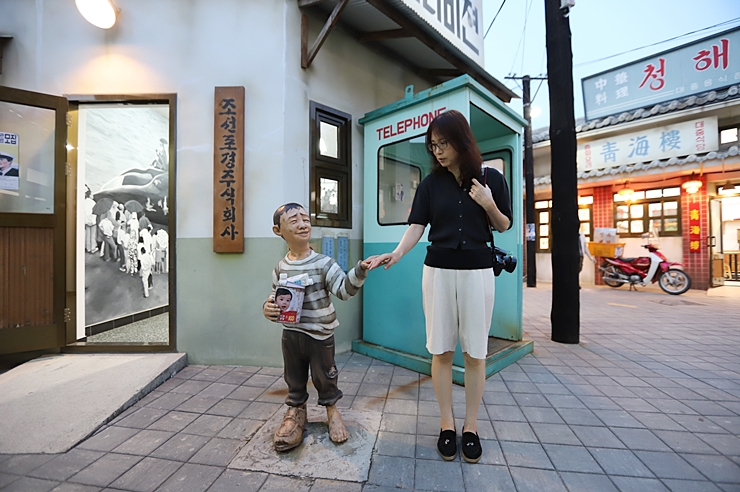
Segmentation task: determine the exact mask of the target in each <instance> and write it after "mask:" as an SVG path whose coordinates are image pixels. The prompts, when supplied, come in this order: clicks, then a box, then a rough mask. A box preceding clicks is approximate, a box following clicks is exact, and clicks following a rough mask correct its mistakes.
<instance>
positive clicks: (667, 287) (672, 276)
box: [658, 268, 691, 296]
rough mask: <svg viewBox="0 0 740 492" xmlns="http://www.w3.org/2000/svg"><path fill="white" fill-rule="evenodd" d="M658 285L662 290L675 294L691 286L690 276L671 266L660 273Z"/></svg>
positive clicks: (681, 292)
mask: <svg viewBox="0 0 740 492" xmlns="http://www.w3.org/2000/svg"><path fill="white" fill-rule="evenodd" d="M658 285H660V288H661V289H663V291H664V292H666V293H668V294H671V295H674V296H677V295H680V294H683V293H684V292H686V291H687V290H689V289H690V288H691V277H689V275H688V274H687V273H686V272H684V271H683V270H679V269H678V268H671V269H669V270H666V271H665V272H663V273H661V274H660V277H658Z"/></svg>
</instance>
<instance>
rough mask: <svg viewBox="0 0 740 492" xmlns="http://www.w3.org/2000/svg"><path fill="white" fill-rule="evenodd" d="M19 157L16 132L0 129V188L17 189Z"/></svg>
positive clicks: (18, 182)
mask: <svg viewBox="0 0 740 492" xmlns="http://www.w3.org/2000/svg"><path fill="white" fill-rule="evenodd" d="M19 157H20V153H19V152H18V134H16V133H6V132H2V131H0V190H17V189H18V187H19V184H20V171H19V167H18V163H19Z"/></svg>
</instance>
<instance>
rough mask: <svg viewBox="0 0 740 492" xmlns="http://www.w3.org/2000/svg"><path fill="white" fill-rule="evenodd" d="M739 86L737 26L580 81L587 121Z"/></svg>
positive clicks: (739, 33)
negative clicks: (735, 85)
mask: <svg viewBox="0 0 740 492" xmlns="http://www.w3.org/2000/svg"><path fill="white" fill-rule="evenodd" d="M737 83H740V28H733V29H731V30H729V31H725V32H723V33H719V34H715V35H713V36H709V37H706V38H704V39H700V40H699V41H694V42H692V43H688V44H685V45H683V46H679V47H677V48H673V49H671V50H668V51H664V52H663V53H659V54H657V55H653V56H651V57H648V58H643V59H641V60H637V61H635V62H632V63H628V64H626V65H622V66H620V67H617V68H613V69H611V70H607V71H605V72H601V73H598V74H596V75H592V76H590V77H586V78H584V79H581V86H582V88H583V106H584V109H585V111H586V119H587V120H592V119H595V118H603V117H605V116H609V115H614V114H619V113H622V112H625V111H631V110H633V109H637V108H646V107H650V106H652V105H655V104H658V103H662V102H665V101H670V100H672V99H679V98H683V97H687V96H691V95H693V94H700V93H704V92H709V91H715V90H718V89H722V88H724V87H729V86H731V85H734V84H737Z"/></svg>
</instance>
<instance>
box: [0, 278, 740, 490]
mask: <svg viewBox="0 0 740 492" xmlns="http://www.w3.org/2000/svg"><path fill="white" fill-rule="evenodd" d="M550 299H551V290H550V287H549V285H547V284H541V286H540V287H539V288H537V289H526V288H525V295H524V303H525V304H524V313H525V319H524V326H525V330H526V332H527V336H528V337H530V338H532V339H533V340H534V341H535V346H534V353H533V354H532V355H529V356H527V357H525V358H524V359H522V360H520V361H519V362H518V363H516V364H514V365H512V366H510V367H508V368H507V369H505V370H504V371H502V372H501V373H499V374H496V375H494V376H493V377H491V378H489V379H488V381H487V383H486V392H485V395H484V403H485V405H483V406H482V407H481V411H480V415H479V434H480V435H481V438H482V439H483V449H484V456H483V459H482V460H481V462H480V463H479V464H476V465H470V464H467V463H465V462H461V461H460V460H459V459H458V460H456V461H453V462H444V461H442V459H441V458H440V457H439V456H438V455H437V452H436V448H435V443H436V434H437V433H438V432H439V421H438V414H439V410H438V408H437V405H436V401H435V397H434V391H433V389H432V384H431V380H430V379H429V378H428V377H426V376H420V375H419V374H417V373H414V372H411V371H408V370H405V369H401V368H398V367H394V366H392V365H389V364H386V363H382V362H379V361H375V360H373V359H369V358H367V357H364V356H361V355H358V354H342V355H339V356H338V357H337V361H338V365H339V367H340V370H341V376H340V377H341V383H340V384H341V385H340V387H341V389H342V390H343V391H344V393H345V397H344V398H343V399H342V400H340V403H339V404H340V406H342V407H345V408H346V407H351V408H356V409H374V410H378V411H382V412H383V416H382V421H381V427H380V433H379V435H378V440H377V443H376V446H375V450H374V452H373V455H372V464H371V468H370V474H369V480H368V482H367V483H363V484H359V483H352V482H338V481H331V480H324V479H315V480H314V479H311V480H308V479H299V478H294V477H284V476H279V475H273V474H267V473H256V472H242V471H236V470H231V469H227V468H226V467H227V464H228V463H229V462H230V461H231V460H232V459H233V457H234V456H235V454H236V452H237V450H238V449H239V448H240V447H241V446H242V445H243V444H244V443H245V441H246V439H248V438H250V437H251V436H253V435H254V434H255V433H256V432H257V431H258V430H259V429H260V427H261V426H262V425H263V424H264V422H265V421H267V420H268V419H269V418H270V417H271V416H272V415H274V414H275V412H282V409H283V406H282V400H283V398H284V395H285V385H284V383H283V382H282V378H281V370H279V369H272V368H260V367H219V366H210V367H204V366H189V367H187V368H185V369H184V370H182V371H181V372H180V373H178V374H177V375H176V376H175V377H174V378H172V379H171V380H169V381H167V382H165V383H164V384H162V385H161V386H160V387H158V388H157V389H156V390H155V391H153V392H152V393H150V394H149V395H148V396H146V397H145V398H144V399H142V400H141V401H139V402H138V403H137V404H136V405H135V406H134V407H132V408H130V409H129V410H127V411H126V412H124V413H123V414H122V415H121V416H119V417H118V418H117V419H116V420H114V421H113V422H111V423H110V424H109V425H107V426H105V427H104V428H102V429H101V430H100V431H99V432H98V433H97V434H96V435H94V436H92V437H91V438H89V439H88V440H86V441H84V442H82V443H81V444H79V445H78V446H77V447H76V448H74V449H72V450H71V451H69V452H67V453H64V454H60V455H0V490H2V491H23V492H29V491H48V490H55V491H67V492H71V491H100V490H106V491H113V490H125V491H142V492H143V491H158V492H160V491H162V492H163V491H178V492H189V491H208V492H225V491H237V490H238V491H257V490H259V491H283V490H288V491H309V490H310V491H361V490H362V491H389V490H397V488H404V489H414V490H447V491H457V490H467V491H484V490H485V491H492V490H503V491H509V490H511V491H518V492H525V491H534V492H558V491H571V492H576V491H579V492H580V491H584V492H585V491H589V492H593V491H598V492H601V491H604V492H608V491H622V492H628V491H675V492H684V491H685V492H698V491H707V492H708V491H724V492H727V491H738V490H740V437H739V435H740V302H739V301H738V299H733V298H723V297H707V296H706V295H704V294H703V293H698V292H689V293H687V294H686V295H683V296H679V297H674V296H668V295H666V294H663V293H659V292H654V291H641V292H630V291H628V290H627V289H626V288H622V289H617V290H614V289H609V288H606V287H594V288H587V287H584V289H583V290H582V291H581V341H582V343H581V344H580V345H562V344H557V343H554V342H551V341H550V340H549V336H550V325H549V319H548V315H549V311H550ZM340 329H341V328H340ZM454 401H455V402H456V403H455V414H456V415H460V416H463V414H464V403H463V402H464V390H463V388H461V387H455V391H454ZM311 403H312V404H315V394H312V400H311ZM59 418H60V419H63V418H64V416H63V415H60V416H59ZM457 425H458V428H461V427H462V422H461V421H460V422H459V423H458V424H457ZM19 432H23V430H22V429H19Z"/></svg>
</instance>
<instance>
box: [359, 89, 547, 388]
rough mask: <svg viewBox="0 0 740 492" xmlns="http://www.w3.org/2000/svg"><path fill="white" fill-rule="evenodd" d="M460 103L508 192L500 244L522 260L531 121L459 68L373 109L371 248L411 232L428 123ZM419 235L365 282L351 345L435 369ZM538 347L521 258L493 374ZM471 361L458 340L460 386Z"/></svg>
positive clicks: (496, 341)
mask: <svg viewBox="0 0 740 492" xmlns="http://www.w3.org/2000/svg"><path fill="white" fill-rule="evenodd" d="M451 109H455V110H458V111H460V112H461V113H462V114H463V115H465V117H466V118H467V119H468V121H469V122H470V126H471V128H472V129H473V133H474V135H475V138H476V140H477V142H478V145H479V147H480V150H481V152H482V153H483V157H484V160H485V165H487V166H490V167H493V168H497V169H499V170H500V171H501V172H502V173H503V174H504V177H505V178H506V180H507V182H508V184H509V190H510V191H511V195H512V196H511V198H512V209H513V212H514V220H513V226H512V228H511V229H510V230H508V231H506V232H504V233H501V234H499V233H495V242H496V245H497V246H499V247H501V248H503V249H505V250H507V251H508V252H509V253H511V254H513V255H515V256H517V258H519V259H520V260H521V259H522V245H523V244H522V243H523V231H522V203H523V198H522V188H523V186H522V155H521V149H522V133H523V127H524V125H525V124H526V122H525V121H524V120H523V119H522V118H521V117H520V116H519V115H517V114H516V113H514V112H513V111H511V110H510V109H509V108H508V107H506V106H505V105H504V104H503V103H502V102H501V101H500V100H499V99H497V98H496V97H495V96H494V95H492V94H491V93H490V92H488V91H487V90H485V89H484V88H483V87H481V86H480V85H479V84H477V83H476V82H475V81H473V80H472V79H471V78H470V77H468V76H462V77H459V78H457V79H454V80H452V81H450V82H446V83H444V84H442V85H440V86H437V87H434V88H432V89H429V90H427V91H425V92H422V93H419V94H416V95H414V94H413V87H408V88H407V89H406V97H405V98H404V99H403V100H401V101H398V102H396V103H394V104H391V105H389V106H386V107H384V108H380V109H378V110H376V111H373V112H371V113H368V114H367V115H365V117H364V118H362V119H361V120H360V123H361V124H363V125H365V204H364V212H365V215H364V249H365V251H364V255H365V257H367V256H370V255H376V254H381V253H385V252H390V251H392V250H393V248H395V246H396V244H397V243H398V241H399V240H400V239H401V237H402V236H403V234H404V232H405V231H406V228H407V225H406V222H407V219H408V215H409V211H410V208H411V204H412V202H413V199H414V195H415V192H416V188H417V187H418V185H419V183H420V182H421V180H422V179H424V177H425V176H427V175H428V174H429V172H430V171H431V162H430V157H429V154H428V153H427V151H426V149H425V137H424V135H425V133H426V129H427V127H428V125H429V122H430V121H431V120H432V119H434V117H435V116H436V115H438V114H439V113H441V112H444V111H446V110H451ZM427 233H428V229H427V232H425V234H424V236H423V237H422V238H421V240H420V241H419V243H418V244H417V245H416V246H415V247H414V248H413V249H412V250H411V251H409V252H408V253H407V254H406V255H405V256H404V258H403V260H402V261H401V262H400V263H399V264H398V265H396V266H394V267H393V268H392V269H389V270H387V271H378V272H376V273H373V274H371V275H370V276H369V277H368V280H367V282H366V283H365V285H364V287H363V299H364V308H363V339H362V340H359V341H356V342H354V344H353V350H354V351H355V352H360V353H363V354H366V355H369V356H371V357H375V358H378V359H381V360H385V361H387V362H391V363H394V364H397V365H400V366H403V367H407V368H409V369H413V370H415V371H418V372H422V373H426V374H430V371H431V356H430V354H429V353H428V352H427V350H426V343H425V340H426V331H425V321H424V312H423V308H422V292H421V277H422V268H423V263H424V257H425V254H426V247H427V246H428V245H429V242H428V240H427V236H426V234H427ZM531 351H532V342H531V341H528V340H522V266H521V264H520V265H519V266H518V267H517V268H516V270H515V271H514V272H513V273H506V272H503V273H501V275H500V276H499V277H497V278H496V298H495V307H494V314H493V320H492V323H491V328H490V331H489V346H488V357H487V362H486V368H487V372H486V374H487V375H488V376H490V375H491V374H493V373H495V372H497V371H500V370H501V369H503V368H504V367H506V366H507V365H509V364H511V363H513V362H515V361H516V360H518V359H519V358H521V357H523V356H524V355H526V354H527V353H529V352H531ZM463 367H464V359H463V355H462V353H461V351H460V349H459V347H458V349H457V352H456V353H455V356H454V359H453V380H454V381H455V382H456V383H459V384H462V383H463V378H464V369H463Z"/></svg>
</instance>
